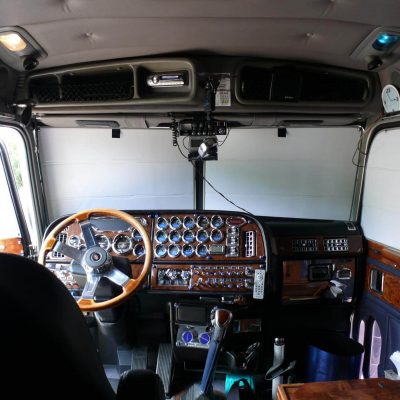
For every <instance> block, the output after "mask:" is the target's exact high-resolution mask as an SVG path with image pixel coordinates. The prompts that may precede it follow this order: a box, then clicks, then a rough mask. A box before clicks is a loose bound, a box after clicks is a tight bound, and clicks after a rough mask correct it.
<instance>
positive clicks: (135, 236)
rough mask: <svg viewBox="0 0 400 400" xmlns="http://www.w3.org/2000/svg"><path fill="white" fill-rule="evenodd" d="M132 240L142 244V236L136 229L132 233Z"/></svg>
mask: <svg viewBox="0 0 400 400" xmlns="http://www.w3.org/2000/svg"><path fill="white" fill-rule="evenodd" d="M132 239H133V240H134V241H135V242H140V241H142V240H143V239H142V235H141V234H140V232H139V231H138V230H137V229H134V230H133V231H132Z"/></svg>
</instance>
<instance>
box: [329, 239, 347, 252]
mask: <svg viewBox="0 0 400 400" xmlns="http://www.w3.org/2000/svg"><path fill="white" fill-rule="evenodd" d="M324 250H325V251H348V250H349V241H348V239H347V238H330V239H324Z"/></svg>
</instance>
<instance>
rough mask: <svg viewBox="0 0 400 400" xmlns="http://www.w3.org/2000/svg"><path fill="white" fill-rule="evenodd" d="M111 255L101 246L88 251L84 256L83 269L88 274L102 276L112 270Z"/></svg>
mask: <svg viewBox="0 0 400 400" xmlns="http://www.w3.org/2000/svg"><path fill="white" fill-rule="evenodd" d="M110 264H111V259H110V256H109V254H108V253H107V252H106V251H105V250H104V249H102V248H101V247H100V246H96V247H92V248H91V249H88V250H86V252H85V255H84V256H83V268H84V269H85V271H86V273H92V274H101V273H104V272H106V271H108V270H109V269H110Z"/></svg>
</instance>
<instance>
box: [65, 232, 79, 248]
mask: <svg viewBox="0 0 400 400" xmlns="http://www.w3.org/2000/svg"><path fill="white" fill-rule="evenodd" d="M68 244H69V245H70V246H72V247H76V248H77V249H78V248H79V245H80V244H81V238H80V237H79V236H78V235H72V236H70V237H69V238H68Z"/></svg>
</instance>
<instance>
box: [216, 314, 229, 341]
mask: <svg viewBox="0 0 400 400" xmlns="http://www.w3.org/2000/svg"><path fill="white" fill-rule="evenodd" d="M231 321H232V313H231V312H230V311H229V310H225V309H224V308H217V309H216V310H215V315H214V318H213V320H212V324H213V326H214V334H213V339H214V340H215V341H217V342H220V341H221V340H222V339H223V338H224V336H225V334H226V331H227V329H228V327H229V324H230V323H231Z"/></svg>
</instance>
